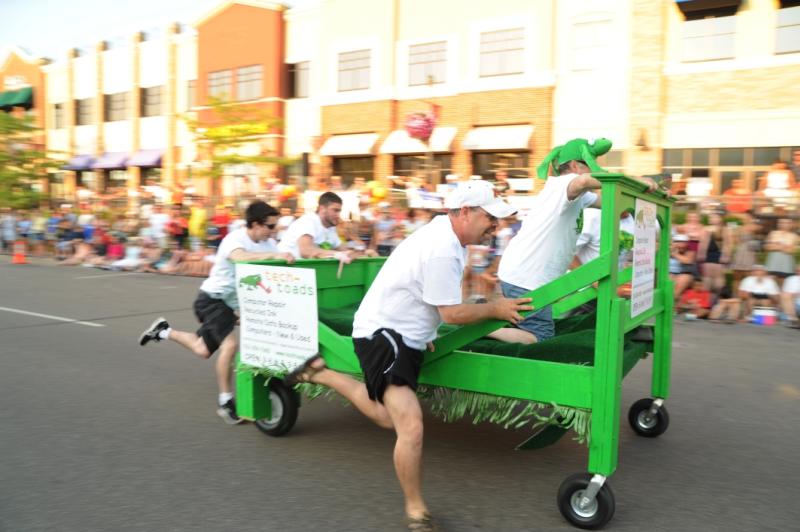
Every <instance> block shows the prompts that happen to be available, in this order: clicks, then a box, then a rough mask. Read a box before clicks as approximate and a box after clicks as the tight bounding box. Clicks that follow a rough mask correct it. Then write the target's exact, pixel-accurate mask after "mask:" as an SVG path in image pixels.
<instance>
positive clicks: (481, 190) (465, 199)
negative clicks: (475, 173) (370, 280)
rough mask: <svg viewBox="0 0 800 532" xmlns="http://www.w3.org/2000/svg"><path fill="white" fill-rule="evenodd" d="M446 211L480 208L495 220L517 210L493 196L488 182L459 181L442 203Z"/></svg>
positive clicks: (491, 186)
mask: <svg viewBox="0 0 800 532" xmlns="http://www.w3.org/2000/svg"><path fill="white" fill-rule="evenodd" d="M444 206H445V208H447V209H460V208H461V207H480V208H481V209H483V210H484V211H486V212H488V213H489V214H491V215H492V216H494V217H495V218H506V217H508V216H511V215H512V214H514V213H515V212H517V209H515V208H514V207H512V206H511V205H509V204H508V203H506V202H505V201H503V200H501V199H500V198H496V197H495V195H494V186H493V185H492V184H491V183H489V182H488V181H483V180H474V181H461V182H459V183H458V185H457V186H456V188H455V189H454V190H453V191H452V192H450V194H448V196H447V199H446V200H445V202H444Z"/></svg>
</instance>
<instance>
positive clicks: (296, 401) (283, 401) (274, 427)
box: [255, 377, 300, 436]
mask: <svg viewBox="0 0 800 532" xmlns="http://www.w3.org/2000/svg"><path fill="white" fill-rule="evenodd" d="M268 387H269V400H270V403H271V405H270V406H271V410H270V411H271V414H270V417H269V419H257V420H256V422H255V425H256V427H257V428H258V430H260V431H261V432H263V433H264V434H267V435H269V436H283V435H284V434H286V433H287V432H289V431H290V430H292V427H294V424H295V422H296V421H297V410H298V408H300V398H299V397H298V395H297V392H295V391H294V390H292V389H291V388H289V387H288V386H286V385H285V384H284V383H283V381H282V380H281V379H278V378H275V377H273V378H271V379H270V380H269V385H268Z"/></svg>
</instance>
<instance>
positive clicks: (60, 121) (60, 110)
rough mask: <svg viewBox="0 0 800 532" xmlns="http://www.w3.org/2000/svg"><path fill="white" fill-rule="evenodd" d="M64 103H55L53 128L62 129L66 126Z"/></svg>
mask: <svg viewBox="0 0 800 532" xmlns="http://www.w3.org/2000/svg"><path fill="white" fill-rule="evenodd" d="M64 118H65V117H64V104H63V103H56V104H53V129H62V128H63V127H65V126H66V123H65V120H64Z"/></svg>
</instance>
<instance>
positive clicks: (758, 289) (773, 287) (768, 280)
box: [739, 264, 781, 320]
mask: <svg viewBox="0 0 800 532" xmlns="http://www.w3.org/2000/svg"><path fill="white" fill-rule="evenodd" d="M780 293H781V291H780V290H779V289H778V284H777V283H776V282H775V280H774V279H773V278H772V277H770V276H768V275H767V270H766V268H765V267H764V266H762V265H761V264H756V265H755V266H753V272H752V275H749V276H748V277H745V278H744V280H743V281H742V284H740V285H739V297H740V298H741V300H742V302H743V303H744V313H745V320H749V319H750V316H751V314H752V313H753V307H756V306H759V307H773V308H774V307H776V306H777V303H778V298H779V296H780Z"/></svg>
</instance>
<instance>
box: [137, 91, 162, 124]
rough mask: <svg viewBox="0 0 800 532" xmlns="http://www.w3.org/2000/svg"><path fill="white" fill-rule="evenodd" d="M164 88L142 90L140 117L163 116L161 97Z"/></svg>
mask: <svg viewBox="0 0 800 532" xmlns="http://www.w3.org/2000/svg"><path fill="white" fill-rule="evenodd" d="M163 94H164V87H163V86H159V87H146V88H143V89H142V101H141V104H142V116H143V117H146V116H159V115H161V114H163V105H162V102H163V100H162V96H163Z"/></svg>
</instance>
